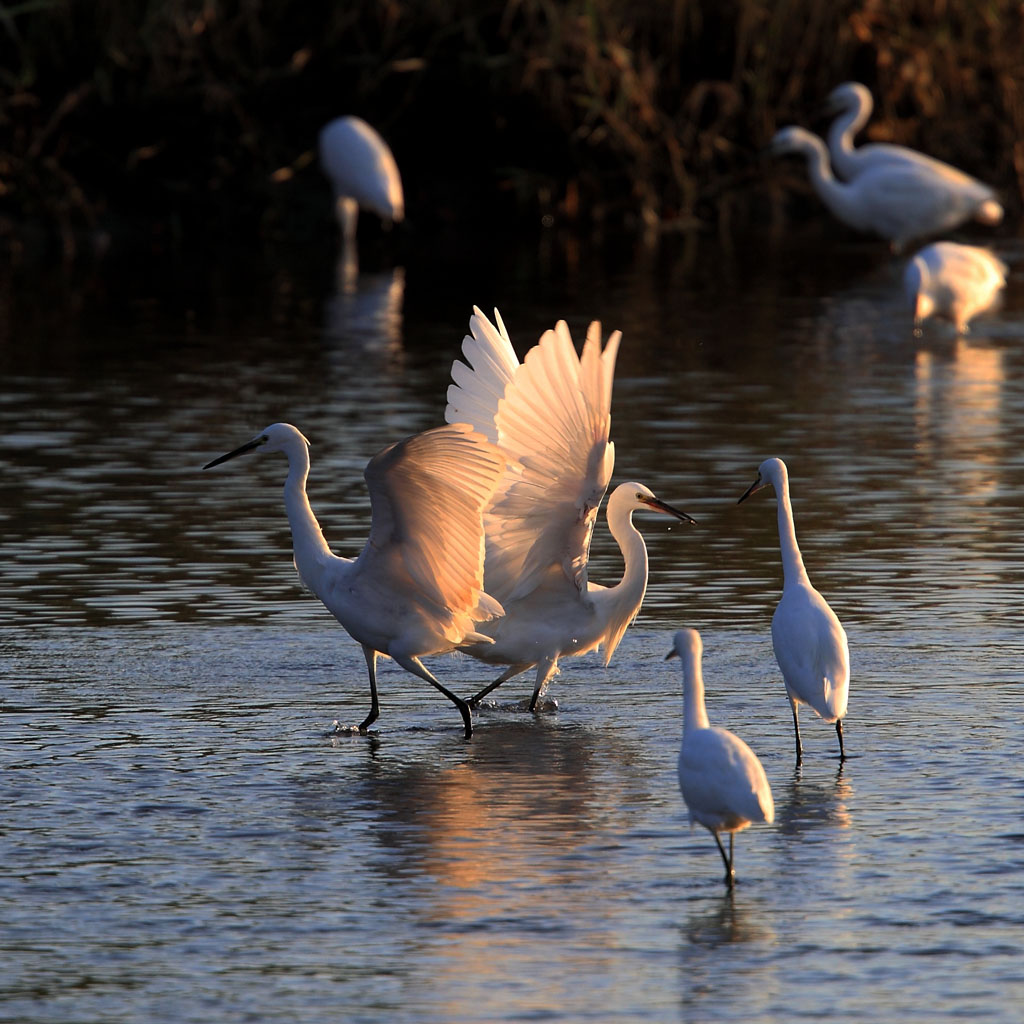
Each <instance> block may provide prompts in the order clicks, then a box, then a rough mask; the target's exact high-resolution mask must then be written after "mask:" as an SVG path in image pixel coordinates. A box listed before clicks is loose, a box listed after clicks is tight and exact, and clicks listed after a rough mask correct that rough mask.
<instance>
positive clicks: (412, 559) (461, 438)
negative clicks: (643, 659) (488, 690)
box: [203, 423, 505, 737]
mask: <svg viewBox="0 0 1024 1024" xmlns="http://www.w3.org/2000/svg"><path fill="white" fill-rule="evenodd" d="M247 452H283V453H284V455H285V456H286V457H287V459H288V477H287V479H286V481H285V485H284V503H285V510H286V511H287V513H288V524H289V525H290V526H291V531H292V545H293V548H294V552H295V568H296V569H297V570H298V573H299V577H300V578H301V580H302V582H303V583H304V584H305V585H306V586H307V587H308V588H309V589H310V590H311V591H312V592H313V593H314V594H315V595H316V596H317V597H318V598H320V600H321V601H322V602H323V603H324V605H326V607H327V609H328V611H330V612H331V614H332V615H334V617H335V618H336V619H337V620H338V621H339V622H340V623H341V625H342V626H344V628H345V630H346V631H347V632H348V634H349V635H350V636H351V637H352V639H353V640H355V641H356V642H357V643H359V644H361V645H362V648H363V654H364V656H365V658H366V667H367V669H368V671H369V676H370V701H371V705H370V713H369V715H367V717H366V719H365V720H364V721H363V722H362V723H361V724H360V726H359V731H360V732H365V731H366V729H367V728H369V726H370V725H371V724H372V723H373V722H374V721H375V720H376V719H377V716H378V715H379V713H380V707H379V704H378V700H377V671H376V666H377V655H378V654H385V655H388V656H389V657H391V658H394V660H395V661H396V662H398V664H399V665H401V666H402V668H404V669H406V670H407V671H409V672H411V673H413V675H416V676H419V678H420V679H424V680H426V681H427V682H428V683H430V685H431V686H433V687H435V688H436V689H438V690H440V691H441V693H443V694H444V695H445V696H446V697H447V698H448V699H449V700H450V701H451V702H452V703H453V704H455V706H456V707H457V708H458V709H459V712H460V714H461V715H462V720H463V723H464V724H465V727H466V736H467V737H469V736H471V735H472V733H473V724H472V716H471V712H470V708H469V705H468V704H467V703H466V701H464V700H462V698H460V697H457V696H456V695H455V694H454V693H452V692H451V691H450V690H448V689H446V688H445V687H444V686H442V685H441V683H439V682H438V681H437V679H435V678H434V676H433V675H432V674H431V672H430V671H429V670H428V669H427V668H426V667H425V666H424V665H423V663H422V662H421V661H420V658H421V657H423V656H425V655H429V654H441V653H443V652H446V651H451V650H454V649H456V648H458V647H462V646H465V645H467V644H473V645H479V644H486V643H488V642H489V641H488V639H487V637H486V636H484V635H482V634H481V633H479V632H477V630H476V626H477V625H478V624H479V623H482V622H486V621H488V620H490V619H493V618H495V617H497V616H499V615H501V605H500V604H499V603H498V602H497V601H495V600H494V599H493V598H492V597H490V596H489V595H488V594H486V593H485V592H484V590H483V556H484V533H483V519H482V515H483V509H484V506H485V505H486V503H487V502H488V501H489V500H490V497H491V495H492V493H493V492H494V488H495V487H496V485H497V484H498V481H499V480H500V479H501V475H502V471H503V469H504V465H505V460H504V458H503V457H502V456H501V454H500V453H499V452H498V450H497V449H496V448H495V447H494V445H492V444H490V443H489V442H488V441H487V440H486V439H485V438H484V437H482V436H481V435H480V434H478V433H476V432H474V431H473V430H472V429H471V428H470V427H469V426H467V425H466V424H464V423H460V424H453V425H451V426H445V427H439V428H437V429H435V430H427V431H425V432H423V433H422V434H415V435H414V436H412V437H409V438H406V439H405V440H404V441H399V442H397V443H395V444H392V445H390V446H389V447H387V448H385V449H384V450H383V451H381V452H379V453H378V454H377V455H375V456H374V457H373V458H372V459H371V460H370V462H369V464H368V465H367V467H366V472H365V476H366V484H367V487H368V489H369V492H370V506H371V509H372V513H373V520H372V523H371V526H370V536H369V538H368V539H367V541H366V545H365V546H364V548H363V550H362V552H361V554H360V555H359V557H358V558H355V559H351V558H339V557H338V556H337V555H335V554H333V553H332V552H331V550H330V548H328V546H327V542H326V541H325V540H324V536H323V533H322V532H321V530H320V524H319V523H318V522H317V519H316V516H315V515H314V514H313V510H312V509H311V508H310V505H309V499H308V498H307V497H306V478H307V476H308V475H309V442H308V441H307V440H306V438H305V437H303V436H302V434H300V433H299V431H298V430H296V428H295V427H293V426H292V425H291V424H290V423H273V424H271V425H270V426H269V427H267V428H266V430H264V431H262V432H261V433H259V434H257V435H256V437H254V438H253V439H252V440H251V441H247V442H246V443H245V444H243V445H242V446H241V447H240V448H236V449H235V450H234V451H231V452H228V454H227V455H222V456H221V457H220V458H217V459H214V460H213V461H212V462H209V463H207V464H206V465H205V466H204V467H203V468H204V469H210V468H211V467H213V466H217V465H220V463H222V462H227V460H228V459H233V458H236V457H237V456H239V455H244V454H246V453H247Z"/></svg>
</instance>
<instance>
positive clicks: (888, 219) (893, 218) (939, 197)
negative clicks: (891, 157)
mask: <svg viewBox="0 0 1024 1024" xmlns="http://www.w3.org/2000/svg"><path fill="white" fill-rule="evenodd" d="M771 148H772V152H773V153H776V154H785V153H796V154H798V155H800V156H803V157H804V159H805V160H806V161H807V171H808V174H809V175H810V178H811V184H812V185H813V186H814V190H815V192H817V193H818V196H819V198H820V199H821V201H822V202H823V203H824V204H825V205H826V206H827V207H828V208H829V210H830V211H831V212H832V214H833V216H835V217H836V218H837V219H838V220H841V221H842V222H843V223H844V224H847V225H849V226H850V227H852V228H855V229H856V230H858V231H865V232H869V233H873V234H876V235H880V236H881V237H882V238H886V239H888V240H889V242H890V244H891V245H892V248H893V250H894V251H896V252H899V251H901V250H902V249H903V248H904V247H905V246H906V245H907V243H908V242H910V241H912V240H913V239H915V238H922V237H925V236H927V235H935V234H939V233H940V232H943V231H948V230H950V229H951V228H955V227H957V225H959V224H962V223H963V222H964V221H965V220H968V219H970V218H971V217H975V216H977V215H978V213H977V211H978V209H979V206H980V204H982V203H983V202H985V201H986V200H987V199H988V194H987V192H986V196H985V198H984V199H983V198H980V197H979V194H978V192H977V190H976V189H974V188H967V187H964V186H963V185H962V184H960V183H958V182H955V181H950V180H948V178H947V177H946V176H944V175H942V174H937V173H935V172H934V171H931V170H929V169H928V168H926V167H922V166H920V165H917V164H914V163H908V162H905V161H882V160H880V161H877V162H872V163H871V164H870V166H868V167H866V168H865V169H864V170H863V171H861V172H860V173H859V174H857V176H856V177H854V178H852V179H851V180H850V181H847V182H843V181H840V180H839V179H838V178H836V177H835V175H834V174H833V173H832V167H831V165H830V163H829V153H828V150H827V149H826V148H825V143H824V142H823V141H822V140H821V139H820V138H819V137H818V136H817V135H815V134H814V133H813V132H809V131H806V130H805V129H803V128H795V127H790V128H783V129H782V130H781V131H779V132H776V134H775V136H774V138H773V139H772V146H771ZM978 187H979V188H981V189H984V186H978Z"/></svg>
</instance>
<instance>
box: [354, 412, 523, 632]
mask: <svg viewBox="0 0 1024 1024" xmlns="http://www.w3.org/2000/svg"><path fill="white" fill-rule="evenodd" d="M504 468H505V459H504V457H503V456H502V454H501V453H500V452H499V451H498V449H497V448H495V447H494V445H492V444H490V443H489V442H488V441H487V439H486V438H484V437H483V436H481V435H480V434H479V433H477V432H475V431H474V430H473V429H472V427H470V426H469V425H468V424H465V423H456V424H452V425H449V426H445V427H438V428H436V429H434V430H427V431H424V432H423V433H422V434H416V435H414V436H413V437H409V438H406V439H405V440H404V441H399V442H397V443H396V444H393V445H391V446H390V447H388V448H385V449H384V450H383V451H382V452H380V453H379V454H378V455H375V456H374V457H373V458H372V459H371V460H370V463H369V465H367V467H366V474H365V475H366V483H367V485H368V487H369V490H370V503H371V507H372V512H373V522H372V524H371V527H370V536H369V538H368V540H367V542H366V547H365V548H364V549H363V553H362V555H360V561H361V562H362V563H363V565H364V567H365V569H366V571H367V573H368V575H375V576H376V575H379V576H380V577H382V578H384V579H387V580H388V581H389V582H390V583H392V584H394V585H397V586H401V587H406V588H408V591H407V594H406V596H407V597H408V599H409V600H410V601H413V602H417V601H418V602H420V603H423V602H429V603H430V605H432V606H434V610H435V611H436V613H437V614H439V615H443V614H444V613H448V615H447V616H446V618H447V620H448V621H446V622H445V623H443V628H444V630H445V634H446V636H447V637H448V639H449V640H451V641H452V642H453V643H460V642H462V640H463V636H462V635H458V636H456V635H455V634H458V633H465V632H467V631H469V630H471V625H470V624H468V623H467V622H466V616H468V617H469V618H470V619H471V620H472V621H473V622H482V621H487V620H488V619H492V618H495V617H496V616H498V615H500V614H501V613H502V609H501V605H500V604H498V602H497V601H495V600H494V599H493V598H492V597H490V596H489V595H488V594H486V593H484V590H483V585H484V584H483V559H484V531H483V518H482V516H483V510H484V508H485V506H486V505H487V504H488V502H489V501H490V500H491V496H492V494H493V493H494V489H495V487H496V486H497V484H498V482H499V480H500V479H501V476H502V473H503V472H504Z"/></svg>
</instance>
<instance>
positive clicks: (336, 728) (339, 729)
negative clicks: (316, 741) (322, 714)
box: [324, 719, 376, 738]
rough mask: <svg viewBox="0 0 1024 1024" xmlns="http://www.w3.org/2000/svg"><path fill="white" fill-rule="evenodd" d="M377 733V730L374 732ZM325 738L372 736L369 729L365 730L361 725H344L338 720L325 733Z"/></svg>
mask: <svg viewBox="0 0 1024 1024" xmlns="http://www.w3.org/2000/svg"><path fill="white" fill-rule="evenodd" d="M374 733H376V730H374ZM324 735H325V736H327V737H328V738H330V737H331V736H368V735H370V730H369V729H364V728H362V726H359V725H342V724H341V722H339V721H338V720H337V719H335V720H334V721H333V722H331V727H330V729H328V730H327V732H325V733H324Z"/></svg>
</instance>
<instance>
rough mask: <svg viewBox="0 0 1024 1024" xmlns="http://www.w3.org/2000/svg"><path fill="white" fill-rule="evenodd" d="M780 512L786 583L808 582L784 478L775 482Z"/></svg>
mask: <svg viewBox="0 0 1024 1024" xmlns="http://www.w3.org/2000/svg"><path fill="white" fill-rule="evenodd" d="M775 494H776V496H777V498H778V512H779V548H780V549H781V551H782V575H783V580H784V581H785V583H784V585H785V584H788V583H801V582H804V583H805V582H807V570H806V569H805V568H804V560H803V556H802V555H801V554H800V546H799V545H798V544H797V542H796V527H795V526H794V525H793V507H792V505H791V504H790V502H789V481H788V480H786V479H782V480H779V481H776V483H775Z"/></svg>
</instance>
